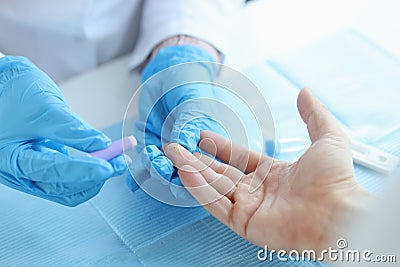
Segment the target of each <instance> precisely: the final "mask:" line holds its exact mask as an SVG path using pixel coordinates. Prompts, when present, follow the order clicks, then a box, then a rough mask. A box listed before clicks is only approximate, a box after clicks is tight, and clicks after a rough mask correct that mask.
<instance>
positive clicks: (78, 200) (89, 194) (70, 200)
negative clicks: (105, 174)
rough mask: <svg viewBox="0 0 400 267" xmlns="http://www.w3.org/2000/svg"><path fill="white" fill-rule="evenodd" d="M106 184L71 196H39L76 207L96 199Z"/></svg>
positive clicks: (97, 185)
mask: <svg viewBox="0 0 400 267" xmlns="http://www.w3.org/2000/svg"><path fill="white" fill-rule="evenodd" d="M103 185H104V182H102V183H100V184H96V185H94V186H93V187H91V188H89V189H86V190H83V191H80V192H76V193H73V194H70V195H45V196H39V197H42V198H45V199H47V200H50V201H53V202H56V203H59V204H61V205H64V206H68V207H76V206H78V205H80V204H82V203H85V202H86V201H88V200H90V199H91V198H93V197H95V196H96V195H97V194H98V193H99V192H100V190H101V188H102V187H103Z"/></svg>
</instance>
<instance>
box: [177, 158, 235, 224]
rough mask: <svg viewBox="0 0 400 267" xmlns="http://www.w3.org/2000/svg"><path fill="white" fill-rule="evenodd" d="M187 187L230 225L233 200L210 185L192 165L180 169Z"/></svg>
mask: <svg viewBox="0 0 400 267" xmlns="http://www.w3.org/2000/svg"><path fill="white" fill-rule="evenodd" d="M178 174H179V177H180V178H181V181H182V183H183V185H184V186H185V187H186V189H187V190H188V191H189V192H190V193H191V194H192V195H193V197H194V198H195V199H197V201H198V202H199V203H200V204H201V205H202V206H204V208H205V209H206V210H208V211H209V212H210V213H211V214H212V215H213V216H214V217H215V218H217V219H218V220H220V221H221V222H222V223H224V224H225V225H228V226H229V222H230V214H231V210H232V207H233V204H232V202H231V201H230V200H229V199H228V198H227V197H225V196H224V195H221V194H220V193H218V192H217V191H216V190H215V189H214V188H213V187H212V186H210V185H209V184H208V183H207V181H206V179H205V178H204V177H203V176H202V175H201V174H200V173H199V172H198V171H197V170H196V169H195V168H193V167H192V166H190V165H187V166H183V168H182V169H181V170H179V171H178Z"/></svg>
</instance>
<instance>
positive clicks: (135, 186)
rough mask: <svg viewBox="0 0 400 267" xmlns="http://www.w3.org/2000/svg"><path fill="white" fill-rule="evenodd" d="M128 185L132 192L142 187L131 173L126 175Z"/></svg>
mask: <svg viewBox="0 0 400 267" xmlns="http://www.w3.org/2000/svg"><path fill="white" fill-rule="evenodd" d="M126 185H127V186H128V188H129V189H130V190H131V191H132V192H136V191H137V190H138V189H139V188H140V186H139V185H138V183H137V182H136V180H135V179H134V178H133V176H132V174H130V173H128V175H127V176H126Z"/></svg>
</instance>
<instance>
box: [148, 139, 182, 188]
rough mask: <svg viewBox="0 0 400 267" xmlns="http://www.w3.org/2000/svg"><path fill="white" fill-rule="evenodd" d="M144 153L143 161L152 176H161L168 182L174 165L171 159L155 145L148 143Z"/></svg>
mask: <svg viewBox="0 0 400 267" xmlns="http://www.w3.org/2000/svg"><path fill="white" fill-rule="evenodd" d="M143 151H144V153H143V154H142V163H144V165H145V167H146V168H147V170H148V171H149V173H150V176H151V177H161V178H163V180H165V181H166V182H169V181H170V180H171V176H172V173H173V172H174V166H173V164H172V162H171V160H170V159H168V158H167V157H166V156H165V155H164V153H163V152H162V151H161V150H160V149H159V148H158V147H156V146H154V145H148V146H146V147H145V148H144V150H143Z"/></svg>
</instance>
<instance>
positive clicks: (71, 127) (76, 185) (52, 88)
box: [0, 56, 126, 206]
mask: <svg viewBox="0 0 400 267" xmlns="http://www.w3.org/2000/svg"><path fill="white" fill-rule="evenodd" d="M110 143H111V140H110V139H109V138H108V137H106V136H105V135H104V134H103V133H101V132H99V131H97V130H95V129H93V128H92V127H90V126H89V125H88V124H86V123H85V122H83V121H82V120H81V119H80V118H79V117H78V116H77V115H75V114H74V113H72V112H71V110H70V109H69V107H68V106H67V104H66V103H65V100H64V98H63V96H62V95H61V92H60V90H59V89H58V88H57V86H56V84H55V83H54V82H53V81H52V80H51V79H50V78H49V77H48V76H47V75H46V74H45V73H44V72H42V71H41V70H39V69H38V68H37V67H35V66H34V65H33V64H32V63H31V62H30V61H29V60H28V59H26V58H24V57H11V56H8V57H3V58H1V59H0V159H1V160H0V182H1V183H3V184H5V185H7V186H9V187H11V188H14V189H16V190H19V191H22V192H25V193H28V194H31V195H35V196H38V197H41V198H45V199H48V200H51V201H54V202H58V203H60V204H63V205H67V206H76V205H78V204H80V203H82V202H84V201H86V200H88V199H90V198H92V197H93V196H95V195H96V194H97V193H98V192H99V191H100V189H101V187H102V185H103V184H104V182H105V181H106V180H107V179H108V178H110V177H112V176H116V175H120V174H122V173H123V172H124V171H125V169H126V164H125V161H124V159H123V157H122V156H120V157H117V158H115V159H113V160H111V161H110V162H107V161H105V160H102V159H97V158H91V157H72V156H69V155H68V150H67V147H73V148H75V149H78V150H81V151H85V152H92V151H95V150H98V149H103V148H106V147H107V146H108V145H109V144H110Z"/></svg>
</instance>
